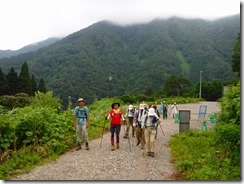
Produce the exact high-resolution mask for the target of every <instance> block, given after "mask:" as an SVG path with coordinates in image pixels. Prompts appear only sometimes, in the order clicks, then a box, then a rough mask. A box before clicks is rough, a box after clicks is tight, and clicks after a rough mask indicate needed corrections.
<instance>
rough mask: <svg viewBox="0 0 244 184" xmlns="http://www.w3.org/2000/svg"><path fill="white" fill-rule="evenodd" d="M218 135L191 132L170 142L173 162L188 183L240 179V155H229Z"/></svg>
mask: <svg viewBox="0 0 244 184" xmlns="http://www.w3.org/2000/svg"><path fill="white" fill-rule="evenodd" d="M215 135H216V133H215V131H214V130H210V131H188V132H184V133H182V134H178V135H177V136H175V137H173V138H172V139H170V147H171V153H172V160H173V162H174V163H175V165H176V167H177V168H178V169H179V171H180V172H181V173H182V175H183V177H185V178H186V179H187V180H240V156H239V157H233V156H230V154H226V151H224V150H223V149H221V147H223V144H219V145H218V144H216V143H215ZM199 145H201V146H199ZM228 152H231V150H229V151H228ZM235 153H236V152H235ZM235 156H236V155H235Z"/></svg>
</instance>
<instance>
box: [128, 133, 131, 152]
mask: <svg viewBox="0 0 244 184" xmlns="http://www.w3.org/2000/svg"><path fill="white" fill-rule="evenodd" d="M128 143H129V147H130V152H131V146H130V135H129V133H128Z"/></svg>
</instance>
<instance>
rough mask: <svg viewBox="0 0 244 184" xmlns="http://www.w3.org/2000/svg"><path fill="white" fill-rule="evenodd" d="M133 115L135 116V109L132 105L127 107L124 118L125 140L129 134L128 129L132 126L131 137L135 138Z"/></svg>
mask: <svg viewBox="0 0 244 184" xmlns="http://www.w3.org/2000/svg"><path fill="white" fill-rule="evenodd" d="M134 114H135V108H134V107H133V105H129V107H128V109H127V111H126V114H125V117H126V132H125V135H124V138H125V139H127V138H128V135H129V132H130V127H131V126H132V137H135V135H134V133H135V130H134V127H133V119H134Z"/></svg>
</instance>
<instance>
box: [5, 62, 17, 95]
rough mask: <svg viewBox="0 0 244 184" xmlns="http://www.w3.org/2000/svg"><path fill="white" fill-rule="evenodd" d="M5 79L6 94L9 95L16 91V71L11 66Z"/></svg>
mask: <svg viewBox="0 0 244 184" xmlns="http://www.w3.org/2000/svg"><path fill="white" fill-rule="evenodd" d="M6 77H7V80H8V86H9V90H8V94H9V95H14V94H16V93H17V91H18V88H17V86H18V74H17V72H15V71H14V68H13V67H11V69H10V72H9V73H8V74H7V76H6Z"/></svg>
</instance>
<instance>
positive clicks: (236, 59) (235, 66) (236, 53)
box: [232, 33, 241, 77]
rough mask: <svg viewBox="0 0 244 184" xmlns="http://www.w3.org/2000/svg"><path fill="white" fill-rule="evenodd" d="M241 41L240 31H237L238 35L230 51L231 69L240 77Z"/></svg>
mask: <svg viewBox="0 0 244 184" xmlns="http://www.w3.org/2000/svg"><path fill="white" fill-rule="evenodd" d="M240 45H241V41H240V33H238V37H237V40H236V43H235V47H234V49H233V52H232V71H233V72H236V73H237V76H238V77H240V72H241V71H240V62H241V59H240V58H241V57H240V52H241V47H240Z"/></svg>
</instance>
